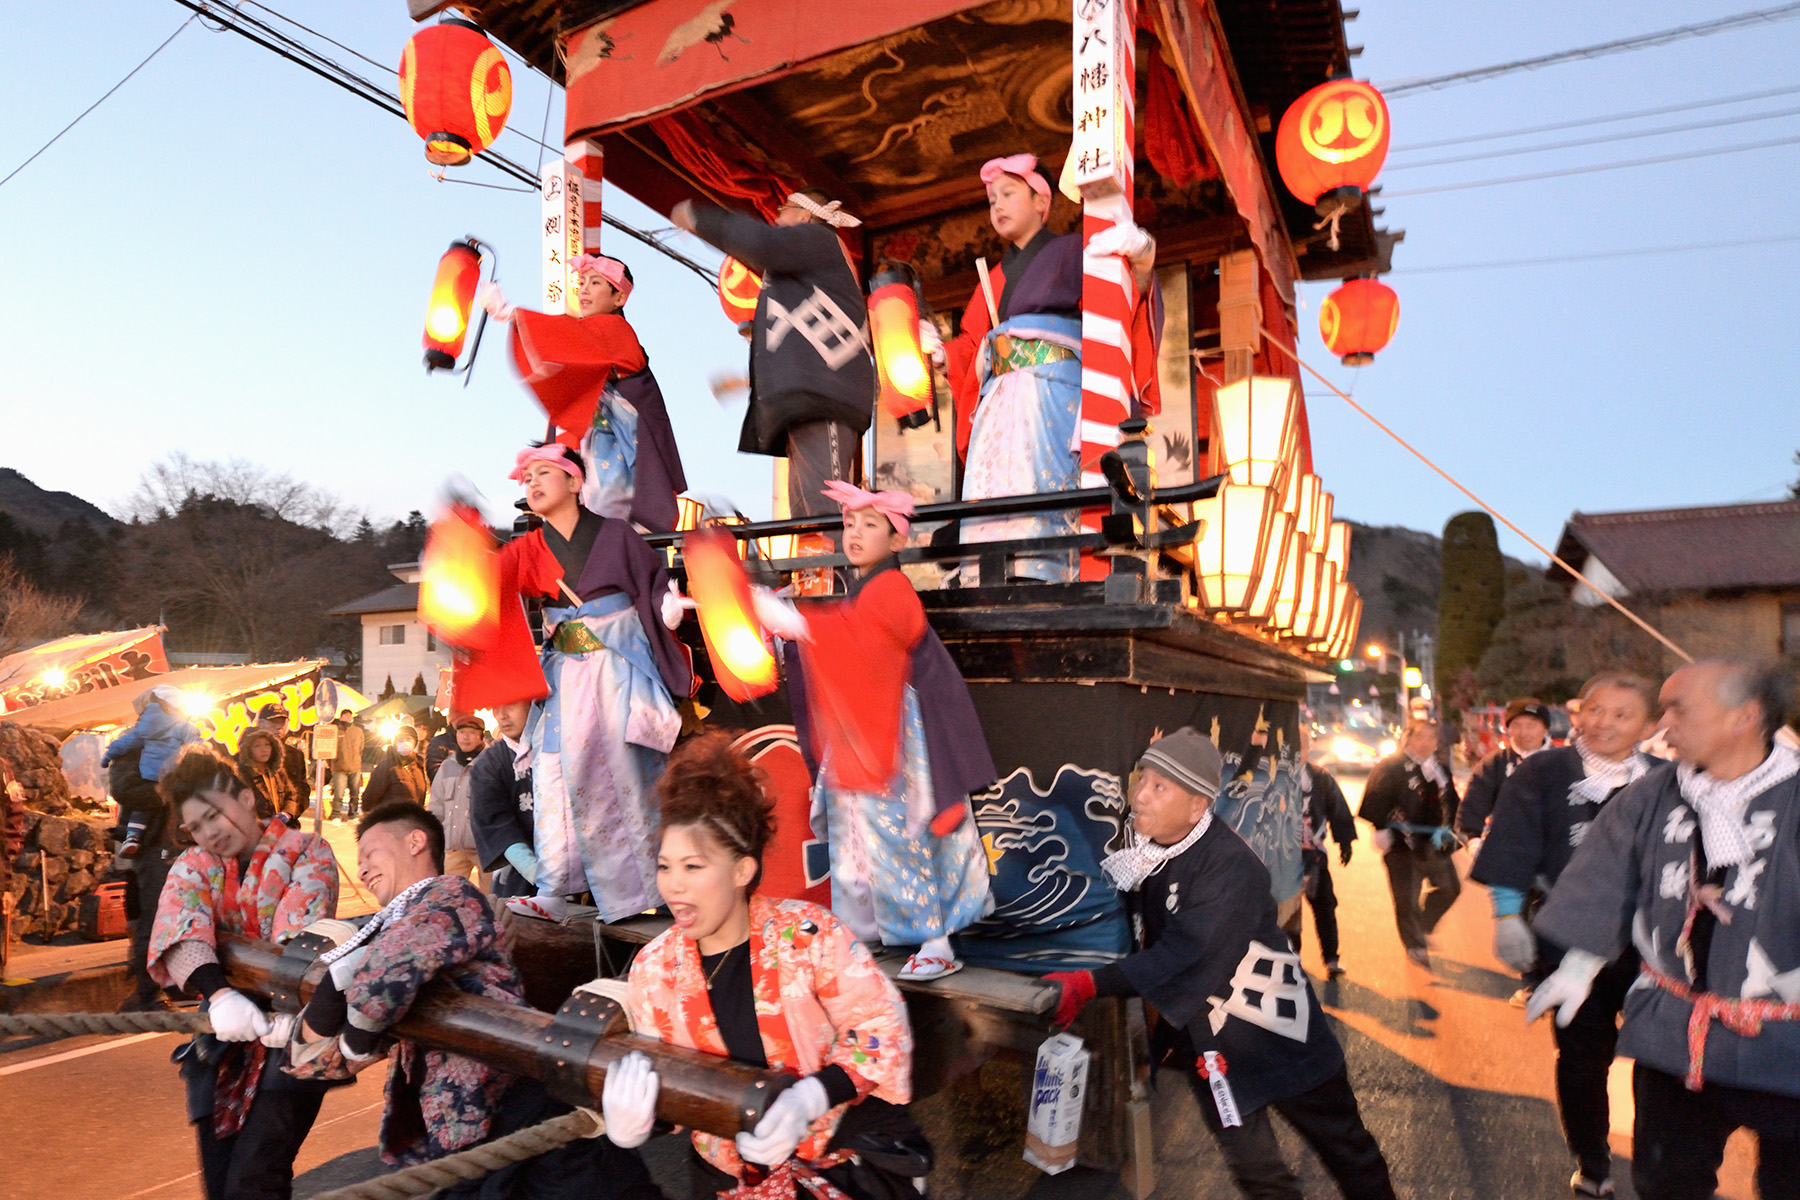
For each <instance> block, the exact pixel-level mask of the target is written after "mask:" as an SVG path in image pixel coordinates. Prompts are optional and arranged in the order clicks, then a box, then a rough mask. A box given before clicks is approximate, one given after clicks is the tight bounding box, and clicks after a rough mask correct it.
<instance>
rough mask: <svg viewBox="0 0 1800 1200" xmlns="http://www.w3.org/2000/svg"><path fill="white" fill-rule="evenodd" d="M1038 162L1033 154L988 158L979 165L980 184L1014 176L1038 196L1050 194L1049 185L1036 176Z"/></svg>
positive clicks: (1039, 176)
mask: <svg viewBox="0 0 1800 1200" xmlns="http://www.w3.org/2000/svg"><path fill="white" fill-rule="evenodd" d="M1037 165H1038V161H1037V155H1035V154H1009V155H1007V156H1006V157H1005V158H990V159H988V160H987V161H986V162H984V163H982V164H981V182H982V184H983V185H986V184H990V183H992V182H994V180H996V179H998V178H1000V177H1001V176H1002V175H1014V176H1017V177H1018V178H1020V179H1023V180H1024V181H1025V182H1026V183H1027V184H1029V185H1030V187H1031V190H1032V191H1034V192H1036V193H1037V194H1038V195H1040V196H1048V195H1049V194H1050V184H1049V182H1048V181H1046V180H1045V179H1044V177H1043V176H1042V175H1039V174H1038V169H1037Z"/></svg>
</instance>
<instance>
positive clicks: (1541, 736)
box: [1456, 696, 1550, 856]
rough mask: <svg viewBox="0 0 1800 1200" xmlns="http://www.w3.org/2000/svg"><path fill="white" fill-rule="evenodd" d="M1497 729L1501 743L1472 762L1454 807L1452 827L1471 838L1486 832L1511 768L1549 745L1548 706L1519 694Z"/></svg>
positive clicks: (1476, 848) (1533, 698) (1475, 849)
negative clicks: (1503, 739)
mask: <svg viewBox="0 0 1800 1200" xmlns="http://www.w3.org/2000/svg"><path fill="white" fill-rule="evenodd" d="M1500 730H1501V732H1502V733H1504V734H1505V735H1506V742H1505V744H1504V745H1502V746H1501V747H1500V748H1499V749H1498V750H1496V751H1494V752H1493V753H1492V754H1490V755H1488V756H1487V757H1486V758H1484V759H1482V760H1481V762H1480V763H1478V764H1477V765H1476V767H1475V773H1474V774H1473V775H1471V776H1470V777H1469V786H1468V788H1467V789H1466V790H1465V791H1464V793H1463V801H1462V804H1461V806H1460V807H1458V808H1457V810H1456V827H1457V828H1458V829H1460V830H1462V831H1463V833H1465V834H1467V835H1468V836H1469V837H1471V838H1479V837H1481V836H1483V835H1484V834H1486V833H1487V824H1488V818H1489V817H1491V816H1493V813H1494V801H1495V800H1496V799H1498V798H1499V796H1500V785H1502V784H1504V783H1505V782H1506V781H1507V779H1508V778H1509V777H1510V776H1511V775H1512V773H1513V769H1514V768H1515V767H1517V766H1518V765H1519V764H1520V763H1522V762H1524V761H1525V760H1526V758H1528V757H1529V756H1531V755H1533V754H1536V753H1537V752H1538V751H1539V750H1542V749H1543V748H1544V747H1545V746H1548V745H1549V744H1550V709H1549V708H1548V707H1547V706H1546V705H1545V704H1544V702H1543V701H1542V700H1539V699H1538V698H1537V697H1536V696H1521V697H1520V698H1519V699H1517V700H1514V701H1513V702H1512V703H1510V704H1508V705H1507V706H1506V715H1505V716H1504V717H1503V718H1502V719H1501V721H1500ZM1469 849H1470V851H1471V856H1472V855H1473V853H1474V852H1476V851H1478V849H1479V847H1477V846H1474V845H1471V846H1470V847H1469Z"/></svg>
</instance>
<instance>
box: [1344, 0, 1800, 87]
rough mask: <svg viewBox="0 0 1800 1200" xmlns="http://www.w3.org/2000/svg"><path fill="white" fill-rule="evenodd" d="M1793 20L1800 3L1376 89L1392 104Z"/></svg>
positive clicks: (1425, 77) (1401, 82) (1799, 15)
mask: <svg viewBox="0 0 1800 1200" xmlns="http://www.w3.org/2000/svg"><path fill="white" fill-rule="evenodd" d="M1794 17H1800V3H1790V4H1781V5H1777V6H1776V7H1774V8H1757V9H1751V10H1750V11H1748V12H1741V13H1733V14H1732V15H1731V16H1728V17H1719V18H1717V19H1715V20H1711V21H1697V22H1695V23H1694V24H1692V25H1677V26H1676V27H1675V28H1673V29H1663V30H1659V31H1657V32H1656V33H1640V34H1638V35H1636V36H1635V37H1628V38H1617V39H1615V40H1613V41H1610V42H1597V43H1595V44H1594V45H1591V46H1577V47H1575V48H1574V49H1572V50H1558V51H1557V52H1556V53H1554V54H1539V55H1537V56H1535V57H1533V58H1515V59H1513V60H1512V61H1510V62H1503V63H1495V64H1494V65H1493V66H1488V67H1474V68H1472V69H1470V70H1467V71H1452V72H1450V73H1449V74H1447V75H1427V76H1424V77H1422V78H1418V79H1402V80H1399V81H1397V82H1394V83H1385V84H1377V85H1376V86H1377V87H1379V88H1380V89H1381V94H1382V95H1383V96H1386V97H1387V98H1388V99H1389V100H1392V99H1394V98H1395V97H1396V96H1408V95H1411V94H1413V93H1414V92H1434V91H1437V90H1438V89H1440V88H1447V87H1454V86H1455V85H1457V84H1459V83H1481V82H1483V81H1484V80H1488V79H1497V78H1499V77H1500V76H1502V75H1511V74H1513V73H1514V72H1516V71H1536V70H1538V69H1540V68H1542V67H1552V66H1556V65H1558V64H1560V63H1566V62H1575V61H1577V60H1579V59H1584V58H1604V57H1606V56H1608V55H1612V54H1625V53H1628V52H1630V51H1633V50H1648V49H1650V48H1651V47H1653V46H1666V45H1668V44H1669V43H1670V42H1679V41H1683V40H1685V39H1687V38H1696V37H1707V36H1708V35H1710V34H1715V33H1728V32H1730V31H1732V30H1734V29H1744V28H1747V27H1749V26H1752V25H1763V24H1770V23H1773V22H1775V21H1786V20H1790V19H1792V18H1794Z"/></svg>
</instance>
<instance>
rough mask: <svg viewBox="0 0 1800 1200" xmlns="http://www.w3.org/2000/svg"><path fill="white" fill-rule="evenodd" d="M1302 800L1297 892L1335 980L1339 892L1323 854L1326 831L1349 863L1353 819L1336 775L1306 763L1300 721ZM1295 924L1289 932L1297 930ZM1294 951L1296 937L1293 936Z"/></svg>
mask: <svg viewBox="0 0 1800 1200" xmlns="http://www.w3.org/2000/svg"><path fill="white" fill-rule="evenodd" d="M1297 744H1298V746H1299V749H1300V803H1301V809H1302V811H1303V812H1304V813H1305V816H1304V817H1303V818H1302V823H1301V826H1300V863H1301V870H1302V872H1303V875H1302V878H1301V885H1300V886H1301V891H1303V892H1304V893H1305V894H1306V903H1307V904H1308V906H1310V907H1311V908H1312V914H1313V928H1314V929H1315V930H1317V931H1318V934H1319V956H1320V957H1321V958H1323V959H1324V960H1325V974H1326V975H1328V976H1330V977H1331V978H1333V979H1336V978H1337V977H1338V976H1339V975H1342V974H1343V973H1344V968H1343V967H1342V966H1341V965H1340V964H1339V963H1338V923H1337V891H1336V889H1335V888H1334V887H1333V886H1332V882H1331V856H1330V855H1328V854H1327V853H1326V852H1325V839H1326V837H1327V835H1329V836H1330V838H1331V840H1332V841H1334V842H1336V843H1337V847H1338V863H1339V864H1340V865H1341V866H1346V867H1347V866H1349V865H1350V855H1351V854H1352V853H1354V852H1355V847H1353V846H1352V845H1351V843H1352V842H1354V841H1356V818H1355V817H1353V816H1351V815H1350V803H1349V801H1347V800H1345V799H1344V789H1343V788H1341V787H1339V786H1338V781H1337V778H1336V776H1334V775H1332V773H1331V772H1330V771H1327V770H1326V769H1325V768H1324V767H1320V766H1315V765H1313V764H1312V763H1309V762H1308V761H1307V754H1308V752H1309V751H1310V750H1311V749H1312V730H1311V729H1310V728H1309V727H1308V726H1307V723H1306V722H1305V721H1301V722H1300V740H1299V742H1298V743H1297ZM1298 927H1299V922H1298V921H1296V922H1294V928H1293V929H1292V932H1294V933H1295V934H1297V933H1298V932H1299V928H1298ZM1292 940H1293V942H1294V949H1296V950H1298V949H1299V948H1300V939H1299V938H1298V937H1297V936H1296V937H1294V938H1293V939H1292Z"/></svg>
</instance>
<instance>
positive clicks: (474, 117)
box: [400, 17, 512, 167]
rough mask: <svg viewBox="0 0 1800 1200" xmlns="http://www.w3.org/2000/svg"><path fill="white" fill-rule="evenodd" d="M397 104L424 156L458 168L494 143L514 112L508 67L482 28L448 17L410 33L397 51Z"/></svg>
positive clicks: (438, 162)
mask: <svg viewBox="0 0 1800 1200" xmlns="http://www.w3.org/2000/svg"><path fill="white" fill-rule="evenodd" d="M400 103H401V104H403V105H405V107H406V120H407V122H408V123H409V124H410V125H412V127H413V132H414V133H416V134H418V135H419V136H420V137H422V138H424V139H425V157H426V159H427V160H428V161H430V162H434V163H436V164H438V165H439V166H444V167H460V166H462V165H463V164H464V163H466V162H468V161H469V160H470V159H471V158H473V157H474V156H475V155H477V154H480V153H481V152H482V151H483V150H485V149H487V148H488V147H489V146H490V145H492V144H493V142H494V139H495V138H497V137H499V136H500V131H501V130H503V129H505V128H506V118H507V115H508V114H509V113H511V112H512V71H511V70H510V69H508V67H507V65H506V57H505V56H504V55H502V54H501V53H500V49H499V47H497V46H495V45H494V43H492V42H490V41H488V40H487V35H486V34H484V33H482V32H481V28H480V27H479V26H477V25H475V24H474V23H473V22H470V21H463V20H459V19H457V18H454V17H451V18H447V19H445V20H444V21H442V22H440V23H439V24H436V25H428V26H426V27H425V28H424V29H421V30H419V32H417V33H415V34H413V35H412V38H411V40H409V41H408V42H407V43H406V50H405V51H404V52H403V53H402V54H401V55H400Z"/></svg>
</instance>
